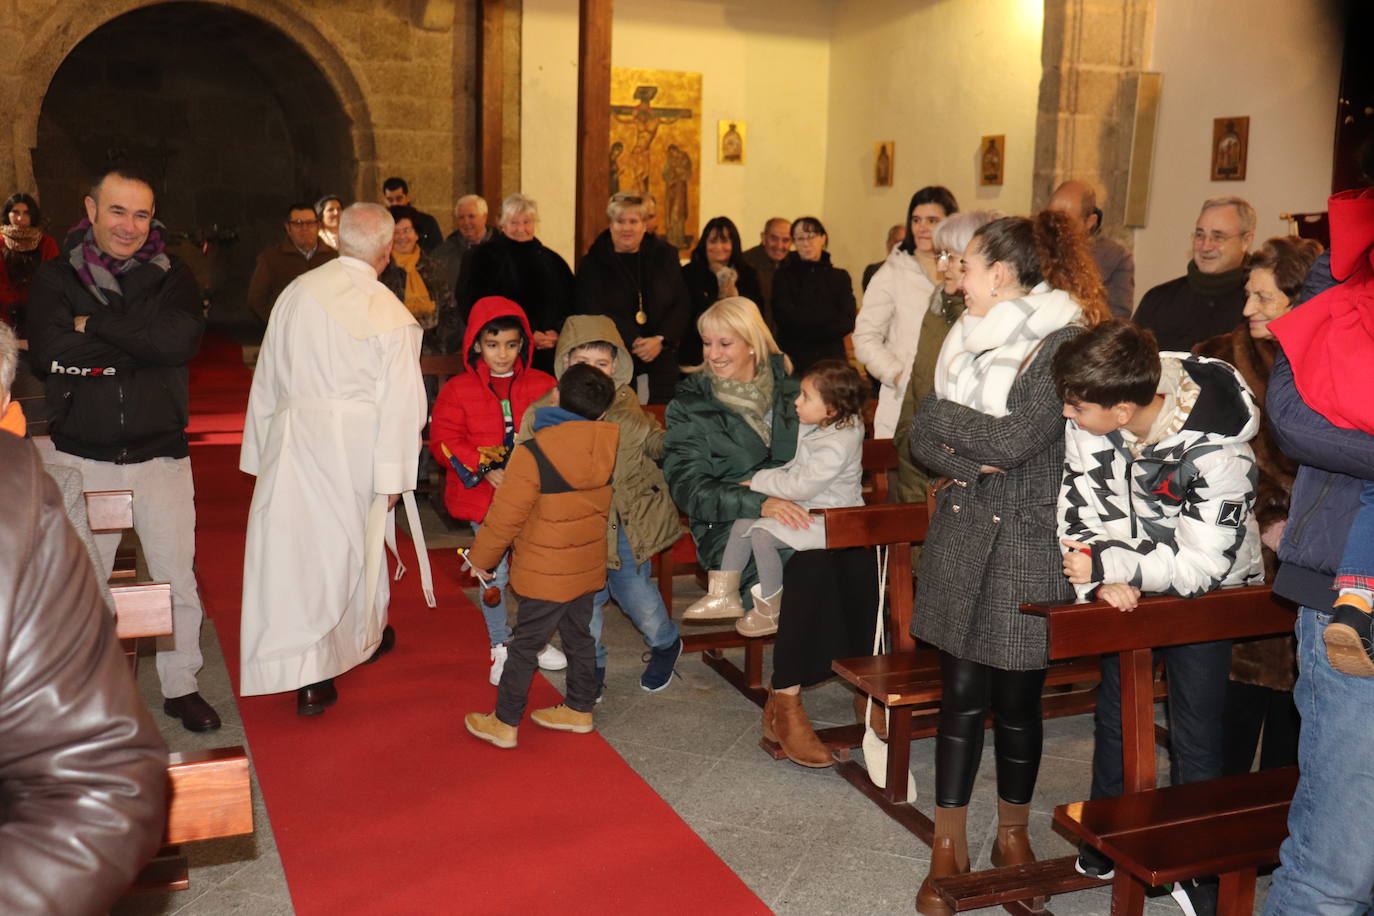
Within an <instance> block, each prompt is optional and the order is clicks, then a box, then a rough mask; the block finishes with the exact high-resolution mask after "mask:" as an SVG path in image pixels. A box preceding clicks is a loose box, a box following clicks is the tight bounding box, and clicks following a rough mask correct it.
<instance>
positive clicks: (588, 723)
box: [530, 703, 595, 735]
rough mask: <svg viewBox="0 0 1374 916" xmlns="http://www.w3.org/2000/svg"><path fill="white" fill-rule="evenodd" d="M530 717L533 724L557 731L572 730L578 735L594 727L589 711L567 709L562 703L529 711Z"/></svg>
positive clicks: (586, 732)
mask: <svg viewBox="0 0 1374 916" xmlns="http://www.w3.org/2000/svg"><path fill="white" fill-rule="evenodd" d="M530 719H531V720H532V721H533V722H534V724H535V725H542V726H544V727H545V728H551V729H553V730H554V731H558V732H574V733H576V734H579V735H585V734H588V733H589V732H591V731H592V730H593V729H594V728H595V726H593V725H592V714H591V713H589V712H578V711H577V710H576V709H569V708H568V707H566V706H564V705H563V704H562V703H559V704H558V705H557V706H549V707H546V708H544V709H536V710H535V711H534V712H532V713H530Z"/></svg>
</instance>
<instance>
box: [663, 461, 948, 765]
mask: <svg viewBox="0 0 1374 916" xmlns="http://www.w3.org/2000/svg"><path fill="white" fill-rule="evenodd" d="M863 469H864V478H865V486H864V500H865V502H867V503H868V504H869V505H868V506H864V507H856V508H853V509H827V510H825V511H824V515H825V518H826V546H827V547H855V546H857V547H871V546H874V545H876V544H888V543H891V544H892V545H893V550H892V557H893V558H892V559H891V562H890V563H889V573H888V578H889V583H890V587H891V589H892V591H893V594H894V600H897V599H896V597H895V595H896V591H897V589H899V588H901V587H905V588H906V589H907V590H908V592H909V591H910V588H911V540H910V539H908V540H901V536H902V535H904V534H906V533H909V532H918V533H919V537H916V538H915V540H924V538H925V526H926V521H927V512H926V509H925V507H924V506H922V505H919V504H915V503H909V504H905V505H904V507H903V508H902V509H901V510H900V511H895V512H885V513H878V514H875V515H864V514H863V513H864V511H865V510H867V509H878V508H889V507H890V506H891V505H895V504H888V503H887V499H888V494H889V492H890V491H891V484H892V481H891V480H890V477H891V475H892V474H895V473H896V471H897V450H896V448H895V447H894V446H893V443H892V440H891V439H867V440H865V441H864V450H863ZM835 513H838V514H835ZM845 513H850V514H845ZM855 513H857V514H855ZM831 518H837V519H838V520H839V521H838V522H837V524H839V525H840V527H841V529H842V532H841V533H840V534H838V535H836V534H834V533H832V532H831V531H830V525H831V522H830V519H831ZM899 518H901V519H903V521H900V522H899V521H897V519H899ZM889 536H892V537H896V538H898V541H895V542H893V541H874V540H872V538H874V537H889ZM851 541H853V542H852V543H851ZM899 554H900V555H901V556H902V557H904V558H905V563H906V566H905V567H900V566H897V565H895V564H896V560H895V557H896V556H897V555H899ZM903 583H905V585H904V586H903ZM669 587H670V589H671V583H670V585H669ZM660 588H662V580H660ZM667 606H668V608H669V609H670V610H671V608H672V604H671V603H670V602H667ZM901 638H902V639H903V640H904V642H903V643H902V645H909V644H910V640H911V637H910V636H909V635H907V634H906V632H905V630H904V631H903V632H902V636H901ZM772 641H773V637H772V636H741V635H740V634H739V633H738V632H736V631H735V629H734V627H733V626H731V627H730V629H728V630H714V631H711V632H709V633H698V634H688V635H684V636H683V638H682V642H683V647H682V651H683V654H687V653H689V652H700V653H701V660H702V661H703V662H705V663H706V664H707V665H708V666H709V667H711V668H712V669H713V670H715V672H716V673H717V674H719V675H720V676H721V677H723V678H725V680H726V681H728V682H729V683H730V684H731V685H733V686H734V688H735V689H736V690H738V691H739V692H740V693H742V694H744V695H745V696H746V697H748V698H749V699H751V700H753V701H754V702H755V703H757V704H758V705H759V706H762V705H763V704H764V702H765V701H767V699H768V691H767V689H766V688H765V687H764V685H763V649H764V647H765V646H767V645H768V644H769V643H771V642H772ZM893 645H897V643H896V642H894V643H893ZM739 648H742V649H744V667H743V668H740V667H739V666H738V665H736V664H735V663H734V662H733V661H731V660H730V659H729V658H726V656H725V651H724V650H726V649H739ZM860 737H862V732H860ZM857 746H858V742H857V741H855V742H854V743H852V744H850V745H848V747H857ZM765 750H769V752H770V753H773V754H775V755H777V754H781V748H777V747H776V746H774V747H773V748H771V749H770V748H767V747H765Z"/></svg>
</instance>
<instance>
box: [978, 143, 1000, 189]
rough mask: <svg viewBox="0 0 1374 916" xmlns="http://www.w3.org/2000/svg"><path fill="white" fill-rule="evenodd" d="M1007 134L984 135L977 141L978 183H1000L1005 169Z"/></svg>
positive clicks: (983, 185)
mask: <svg viewBox="0 0 1374 916" xmlns="http://www.w3.org/2000/svg"><path fill="white" fill-rule="evenodd" d="M1006 152H1007V135H1006V134H995V135H993V136H989V137H984V138H983V139H982V140H981V141H979V143H978V184H979V185H980V186H982V187H987V186H989V185H1000V184H1001V183H1002V175H1003V174H1004V172H1005V169H1006Z"/></svg>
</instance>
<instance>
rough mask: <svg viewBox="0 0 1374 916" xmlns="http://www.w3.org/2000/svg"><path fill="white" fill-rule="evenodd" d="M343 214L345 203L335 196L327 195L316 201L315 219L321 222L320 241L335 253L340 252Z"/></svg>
mask: <svg viewBox="0 0 1374 916" xmlns="http://www.w3.org/2000/svg"><path fill="white" fill-rule="evenodd" d="M342 213H343V201H342V200H340V199H339V198H337V197H335V196H334V195H333V194H326V195H325V196H323V197H321V198H320V199H319V200H317V201H315V218H316V219H318V220H319V221H320V241H321V242H324V243H325V244H326V245H328V246H329V247H330V248H333V249H334V250H335V251H338V250H339V216H340V215H341V214H342Z"/></svg>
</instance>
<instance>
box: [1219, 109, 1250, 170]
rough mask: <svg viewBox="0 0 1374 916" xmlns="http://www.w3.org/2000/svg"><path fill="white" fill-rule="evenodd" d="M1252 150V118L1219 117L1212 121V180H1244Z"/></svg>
mask: <svg viewBox="0 0 1374 916" xmlns="http://www.w3.org/2000/svg"><path fill="white" fill-rule="evenodd" d="M1249 152H1250V119H1249V118H1248V117H1245V118H1217V119H1216V120H1214V121H1213V122H1212V180H1213V181H1244V180H1245V157H1246V155H1247V154H1248V153H1249Z"/></svg>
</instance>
